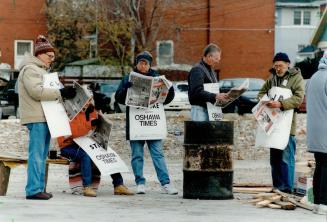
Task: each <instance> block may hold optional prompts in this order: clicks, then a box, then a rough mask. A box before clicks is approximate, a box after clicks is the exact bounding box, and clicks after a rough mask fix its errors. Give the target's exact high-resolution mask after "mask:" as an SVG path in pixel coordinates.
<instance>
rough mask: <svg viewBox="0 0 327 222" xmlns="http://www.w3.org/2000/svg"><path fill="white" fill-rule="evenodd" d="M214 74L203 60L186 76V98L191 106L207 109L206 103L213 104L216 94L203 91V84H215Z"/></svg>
mask: <svg viewBox="0 0 327 222" xmlns="http://www.w3.org/2000/svg"><path fill="white" fill-rule="evenodd" d="M215 82H218V81H217V77H216V73H215V72H214V70H213V69H212V68H211V67H210V66H209V65H208V64H206V63H205V62H204V61H203V60H201V61H200V62H199V63H197V64H196V65H195V66H194V67H193V68H192V69H191V71H190V73H189V75H188V85H189V90H188V98H189V101H190V104H191V105H197V106H202V107H204V108H207V104H206V103H207V102H210V103H212V104H213V103H215V102H216V94H214V93H210V92H207V91H205V90H204V86H203V84H204V83H215Z"/></svg>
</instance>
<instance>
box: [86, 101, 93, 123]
mask: <svg viewBox="0 0 327 222" xmlns="http://www.w3.org/2000/svg"><path fill="white" fill-rule="evenodd" d="M93 111H94V106H93V105H92V104H90V105H89V107H87V109H86V110H85V118H86V121H90V113H92V112H93Z"/></svg>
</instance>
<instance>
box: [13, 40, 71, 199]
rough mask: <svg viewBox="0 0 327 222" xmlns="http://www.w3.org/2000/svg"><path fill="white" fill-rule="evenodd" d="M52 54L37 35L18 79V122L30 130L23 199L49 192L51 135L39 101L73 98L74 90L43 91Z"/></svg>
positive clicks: (49, 196) (40, 197)
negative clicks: (47, 165) (46, 180)
mask: <svg viewBox="0 0 327 222" xmlns="http://www.w3.org/2000/svg"><path fill="white" fill-rule="evenodd" d="M54 59H55V51H54V48H53V46H52V45H51V44H50V42H49V41H48V40H47V39H46V38H45V37H44V36H43V35H39V36H38V37H37V39H36V42H35V49H34V56H32V55H26V56H25V58H24V60H23V61H22V63H21V65H20V67H19V70H20V73H19V76H18V95H19V112H20V118H21V123H22V124H23V125H25V126H27V128H28V130H29V137H30V141H29V147H28V152H29V154H28V165H27V185H26V188H25V190H26V199H31V200H48V199H50V198H51V197H52V194H51V193H47V192H45V166H46V158H47V154H48V150H49V143H50V132H49V128H48V125H47V122H46V119H45V116H44V113H43V109H42V106H41V101H52V100H57V99H58V98H59V97H60V96H62V97H63V98H73V97H74V96H75V95H76V91H75V89H73V88H71V87H70V88H67V87H66V88H63V89H60V90H59V89H48V88H43V75H47V74H48V72H47V70H48V69H50V66H51V64H52V62H53V61H54Z"/></svg>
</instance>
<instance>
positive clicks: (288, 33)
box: [275, 0, 323, 64]
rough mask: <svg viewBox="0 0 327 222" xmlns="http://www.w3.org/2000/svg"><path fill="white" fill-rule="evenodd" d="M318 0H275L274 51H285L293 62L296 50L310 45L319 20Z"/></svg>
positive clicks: (295, 57) (299, 59)
mask: <svg viewBox="0 0 327 222" xmlns="http://www.w3.org/2000/svg"><path fill="white" fill-rule="evenodd" d="M322 2H323V1H320V0H277V1H276V27H275V29H276V34H275V52H276V53H277V52H286V53H287V54H288V55H289V57H290V60H291V62H292V63H293V64H294V63H295V62H297V61H301V58H297V52H299V51H301V50H302V49H303V48H305V47H306V46H308V45H310V42H311V39H312V36H313V34H314V32H315V30H316V28H317V26H318V24H319V21H320V4H321V3H322Z"/></svg>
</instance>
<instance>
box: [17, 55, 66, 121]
mask: <svg viewBox="0 0 327 222" xmlns="http://www.w3.org/2000/svg"><path fill="white" fill-rule="evenodd" d="M19 70H20V73H19V76H18V95H19V114H20V118H21V123H22V124H27V123H36V122H46V120H45V116H44V113H43V109H42V106H41V101H53V100H56V99H58V98H59V97H60V91H59V90H58V89H45V88H43V75H47V71H46V67H45V65H44V63H43V62H42V61H41V60H39V59H38V58H36V57H34V56H26V57H25V58H24V60H23V61H22V63H21V65H20V68H19Z"/></svg>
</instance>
